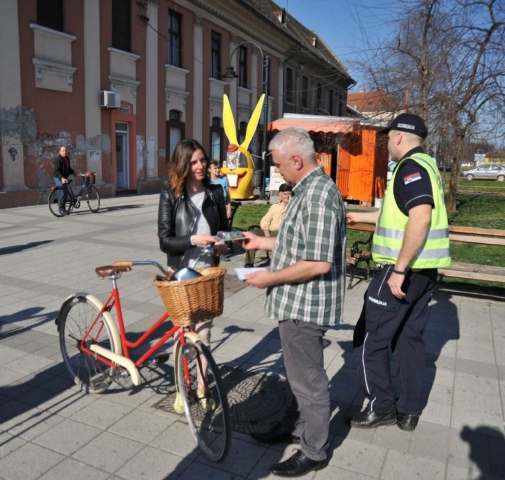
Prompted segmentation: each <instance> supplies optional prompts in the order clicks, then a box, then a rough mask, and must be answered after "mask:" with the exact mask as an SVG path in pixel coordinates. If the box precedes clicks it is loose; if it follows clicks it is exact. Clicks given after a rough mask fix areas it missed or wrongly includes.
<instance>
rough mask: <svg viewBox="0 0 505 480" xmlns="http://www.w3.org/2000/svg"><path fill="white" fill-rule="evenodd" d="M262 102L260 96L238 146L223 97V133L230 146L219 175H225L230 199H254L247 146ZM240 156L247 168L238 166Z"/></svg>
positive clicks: (231, 113)
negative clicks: (243, 137) (242, 139)
mask: <svg viewBox="0 0 505 480" xmlns="http://www.w3.org/2000/svg"><path fill="white" fill-rule="evenodd" d="M264 100H265V94H263V95H261V97H260V99H259V101H258V104H257V105H256V108H255V109H254V112H253V114H252V116H251V119H250V120H249V124H248V125H247V130H246V135H245V139H244V141H243V142H242V144H241V145H239V144H238V141H237V129H236V128H235V120H234V118H233V112H232V111H231V106H230V101H229V100H228V96H227V95H224V96H223V108H224V110H223V118H224V131H225V133H226V136H227V137H228V141H229V142H230V144H229V145H228V151H227V153H226V161H225V164H224V166H223V168H221V173H222V174H223V175H226V178H227V179H228V185H229V187H230V197H231V198H233V199H237V200H244V199H248V198H254V195H253V191H254V187H253V185H252V178H253V172H254V164H253V161H252V158H251V154H250V153H249V152H248V150H247V147H249V144H250V143H251V140H252V138H253V136H254V132H255V131H256V128H257V127H258V122H259V119H260V115H261V109H262V108H263V101H264ZM241 155H243V156H244V157H245V159H246V161H247V167H244V166H240V165H241V162H240V157H241ZM242 163H243V162H242Z"/></svg>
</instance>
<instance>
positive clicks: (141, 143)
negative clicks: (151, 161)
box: [137, 135, 146, 179]
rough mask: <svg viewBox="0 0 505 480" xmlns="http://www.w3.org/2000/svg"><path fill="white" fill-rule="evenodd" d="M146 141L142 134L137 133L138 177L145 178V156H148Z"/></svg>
mask: <svg viewBox="0 0 505 480" xmlns="http://www.w3.org/2000/svg"><path fill="white" fill-rule="evenodd" d="M145 147H146V142H145V140H144V137H143V136H142V135H137V178H138V179H140V178H144V177H145V175H144V158H145V156H146V149H145Z"/></svg>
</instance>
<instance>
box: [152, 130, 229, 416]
mask: <svg viewBox="0 0 505 480" xmlns="http://www.w3.org/2000/svg"><path fill="white" fill-rule="evenodd" d="M208 166H209V158H208V157H207V154H206V153H205V150H204V149H203V147H202V146H201V145H200V144H199V143H198V142H197V141H196V140H192V139H186V140H182V141H181V142H179V143H178V144H177V146H176V147H175V149H174V153H173V154H172V156H171V157H170V160H169V161H168V163H167V183H166V185H165V186H164V187H163V189H162V190H161V194H160V206H159V211H158V237H159V239H160V248H161V250H162V251H163V252H165V253H166V254H167V263H168V266H169V267H170V268H172V269H173V270H177V269H178V268H180V267H181V266H185V267H187V266H192V265H191V264H192V260H193V259H195V258H197V257H198V256H199V253H200V250H201V249H200V248H199V247H203V246H206V245H210V244H215V246H214V253H215V257H214V258H213V260H212V261H211V262H210V263H203V264H202V262H201V261H199V262H198V264H197V266H196V268H205V267H209V266H215V265H217V264H218V263H219V255H224V254H225V253H226V252H227V251H228V248H227V247H226V245H224V244H222V242H221V243H217V242H216V240H215V238H214V236H215V235H216V234H217V232H218V231H219V230H229V225H228V219H227V216H226V202H225V199H224V195H223V189H222V188H221V185H212V184H211V183H210V180H209V178H208V176H207V168H208ZM183 257H184V265H182V263H183ZM211 327H212V320H207V321H204V322H201V323H198V324H196V325H194V328H195V331H196V333H197V334H198V336H199V337H200V338H201V339H202V341H203V343H204V344H205V345H206V346H209V345H210V328H211ZM202 360H204V359H202ZM203 363H204V362H203ZM203 367H204V368H206V365H203ZM199 383H203V382H200V380H199ZM200 390H201V391H200ZM197 395H201V396H202V398H201V400H200V404H201V405H202V406H203V408H207V409H210V410H213V409H214V408H215V403H213V402H214V401H213V400H212V399H211V398H206V397H205V393H204V391H203V386H202V388H201V389H200V386H199V388H198V392H197ZM174 410H175V411H176V412H177V413H179V414H182V413H184V406H183V403H182V398H181V397H180V395H179V393H178V394H177V397H176V400H175V403H174Z"/></svg>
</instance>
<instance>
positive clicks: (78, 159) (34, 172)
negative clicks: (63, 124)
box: [0, 105, 111, 189]
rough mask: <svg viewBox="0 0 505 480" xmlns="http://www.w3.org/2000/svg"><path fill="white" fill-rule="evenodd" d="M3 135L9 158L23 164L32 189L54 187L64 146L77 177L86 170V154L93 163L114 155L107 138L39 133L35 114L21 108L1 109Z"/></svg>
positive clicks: (61, 133) (3, 143)
mask: <svg viewBox="0 0 505 480" xmlns="http://www.w3.org/2000/svg"><path fill="white" fill-rule="evenodd" d="M0 135H1V137H0V138H1V144H2V146H3V147H4V150H5V151H6V152H7V153H8V155H9V156H8V157H7V158H10V160H11V161H12V162H18V161H21V162H23V163H24V170H25V173H26V174H27V175H26V176H27V178H26V180H27V182H26V183H27V186H28V187H31V188H42V189H45V188H50V187H51V186H52V185H53V161H54V158H55V157H56V156H57V155H58V153H59V150H60V147H62V146H65V147H67V149H68V152H69V155H70V158H71V161H72V168H73V169H74V170H75V171H76V173H79V172H84V171H85V170H86V158H85V156H86V154H87V153H89V156H90V158H93V159H97V158H98V159H99V158H100V156H101V155H102V153H103V154H108V155H110V153H111V139H110V136H109V135H106V134H101V135H96V136H94V137H92V138H89V139H87V138H85V137H84V136H83V135H82V134H81V133H80V132H67V131H61V132H40V131H39V130H38V127H37V119H36V117H35V111H34V110H33V109H28V108H26V107H24V106H22V105H18V106H17V107H14V108H8V109H6V108H1V109H0ZM73 139H75V143H74V142H73ZM7 147H9V148H7Z"/></svg>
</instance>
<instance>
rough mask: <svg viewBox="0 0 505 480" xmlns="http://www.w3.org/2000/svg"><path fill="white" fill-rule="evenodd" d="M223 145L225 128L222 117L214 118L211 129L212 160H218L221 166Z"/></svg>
mask: <svg viewBox="0 0 505 480" xmlns="http://www.w3.org/2000/svg"><path fill="white" fill-rule="evenodd" d="M222 145H223V127H222V123H221V118H220V117H212V126H211V127H210V159H211V160H218V161H219V163H220V164H221V161H222V160H223V159H222V157H221V152H222V148H221V146H222Z"/></svg>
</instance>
